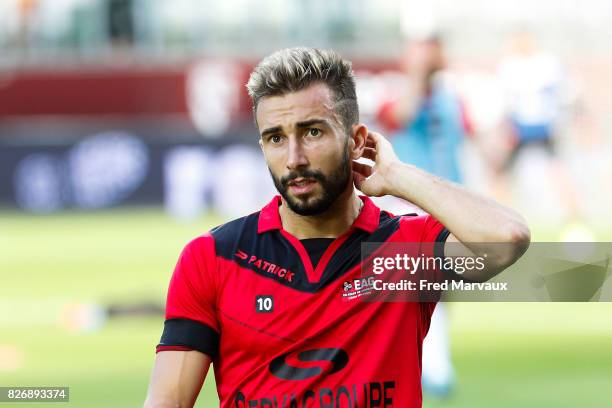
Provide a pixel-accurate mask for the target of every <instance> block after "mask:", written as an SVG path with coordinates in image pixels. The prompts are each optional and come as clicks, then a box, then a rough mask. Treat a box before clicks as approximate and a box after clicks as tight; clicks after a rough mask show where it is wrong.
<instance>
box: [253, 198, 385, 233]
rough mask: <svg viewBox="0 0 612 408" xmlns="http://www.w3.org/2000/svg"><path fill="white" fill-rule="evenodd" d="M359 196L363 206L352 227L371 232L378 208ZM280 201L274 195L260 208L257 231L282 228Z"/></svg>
mask: <svg viewBox="0 0 612 408" xmlns="http://www.w3.org/2000/svg"><path fill="white" fill-rule="evenodd" d="M359 198H360V199H361V200H362V201H363V208H362V209H361V212H360V213H359V215H358V216H357V218H356V219H355V221H353V225H352V228H359V229H362V230H364V231H366V232H368V233H370V234H371V233H372V232H374V231H375V230H376V228H378V221H379V218H380V208H378V207H377V206H376V204H374V202H373V201H372V200H371V199H370V198H369V197H367V196H363V195H362V196H359ZM280 203H281V196H280V195H277V196H274V198H273V199H272V201H270V202H269V203H268V204H266V206H265V207H264V208H262V209H261V211H260V213H259V222H258V225H257V233H259V234H261V233H264V232H266V231H271V230H276V229H278V230H280V229H283V224H282V223H281V218H280V214H279V212H278V207H279V205H280Z"/></svg>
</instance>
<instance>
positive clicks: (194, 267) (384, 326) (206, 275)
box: [145, 48, 529, 407]
mask: <svg viewBox="0 0 612 408" xmlns="http://www.w3.org/2000/svg"><path fill="white" fill-rule="evenodd" d="M247 88H248V90H249V94H250V95H251V98H252V100H253V109H254V114H255V119H256V123H257V127H258V129H259V133H260V136H261V139H260V145H261V148H262V151H263V153H264V156H265V159H266V162H267V164H268V167H269V170H270V173H271V175H272V178H273V180H274V183H275V185H276V188H277V189H278V191H279V193H280V196H277V197H275V198H274V199H272V201H271V202H270V203H269V204H268V205H267V206H266V207H264V208H263V209H262V210H261V211H259V212H256V213H254V214H251V215H248V216H246V217H243V218H240V219H238V220H235V221H232V222H229V223H227V224H224V225H222V226H220V227H217V228H215V229H213V230H212V231H211V232H210V233H208V234H206V235H204V236H201V237H199V238H196V239H195V240H193V241H192V242H190V243H189V244H188V245H187V246H186V247H185V249H184V250H183V253H182V254H181V257H180V259H179V261H178V264H177V266H176V269H175V271H174V275H173V277H172V280H171V282H170V288H169V292H168V302H167V306H166V323H165V327H164V332H163V335H162V339H161V342H160V344H159V346H158V347H157V351H158V353H157V356H156V361H155V368H154V370H153V374H152V378H151V384H150V387H149V392H148V396H147V400H146V402H145V405H146V406H147V407H166V406H168V407H176V406H180V407H190V406H193V404H194V402H195V399H196V397H197V395H198V393H199V391H200V389H201V386H202V383H203V380H204V378H205V376H206V373H207V371H208V368H209V365H210V363H211V362H213V367H214V370H215V377H216V380H217V391H218V394H219V398H220V402H221V406H222V407H277V406H278V407H340V406H342V407H344V406H351V407H420V406H421V400H422V396H421V383H420V381H421V379H420V375H421V372H420V371H421V368H420V354H421V344H422V341H423V338H424V337H425V334H426V332H427V328H428V324H429V319H430V317H431V313H432V311H433V307H434V305H435V304H434V303H417V302H363V301H359V300H353V301H350V300H346V299H345V298H343V297H342V291H343V284H345V283H346V282H351V281H353V280H354V279H358V278H359V277H360V262H361V257H360V246H361V243H362V242H390V241H396V242H433V241H436V240H438V241H446V242H447V244H446V245H448V242H458V241H462V242H466V243H471V242H508V243H517V244H521V245H516V246H509V247H512V248H517V249H516V250H512V251H509V252H508V253H506V254H503V256H496V257H491V259H490V260H488V261H487V262H488V263H487V265H486V270H483V271H482V272H481V273H479V274H467V273H466V278H469V279H473V280H486V279H488V278H489V277H490V276H492V275H494V274H495V273H498V272H499V271H501V270H502V269H503V268H505V267H506V266H508V265H509V264H511V263H512V262H514V261H515V260H516V259H517V258H518V257H519V256H520V254H521V251H523V250H524V249H525V247H526V244H527V243H528V241H529V230H528V228H527V226H526V225H525V223H524V221H523V220H522V218H521V217H520V216H519V215H518V214H516V213H515V212H513V211H512V210H510V209H508V208H505V207H502V206H500V205H498V204H496V203H494V202H492V201H491V200H488V199H486V198H483V197H481V196H478V195H476V194H473V193H471V192H469V191H467V190H465V189H463V188H461V187H459V186H457V185H454V184H450V183H447V182H444V181H442V180H441V179H439V178H436V177H434V176H431V175H429V174H427V173H425V172H423V171H420V170H418V169H417V168H415V167H413V166H410V165H405V164H403V163H401V162H400V161H399V160H398V159H397V157H396V156H395V154H394V152H393V149H392V147H391V145H390V144H389V142H388V141H387V140H385V139H384V138H383V137H382V136H381V135H379V134H376V133H370V132H368V129H367V128H366V126H364V125H363V124H360V123H359V115H358V109H357V99H356V96H355V82H354V78H353V74H352V70H351V65H350V63H349V62H347V61H344V60H342V58H340V57H339V56H338V55H337V54H336V53H334V52H333V51H323V50H317V49H308V48H293V49H287V50H282V51H279V52H277V53H275V54H273V55H271V56H269V57H267V58H265V59H264V60H263V61H262V62H261V63H260V64H259V65H258V66H257V68H256V69H255V70H254V72H253V73H252V74H251V78H250V80H249V82H248V85H247ZM361 157H364V158H368V159H371V160H373V161H374V163H375V165H374V166H373V167H370V166H368V165H366V164H362V163H357V162H355V160H356V159H359V158H361ZM354 186H356V187H357V188H359V189H360V190H361V191H362V192H363V193H364V194H366V195H370V196H382V195H386V194H391V195H394V196H398V197H401V198H403V199H406V200H409V201H411V202H414V203H415V204H416V205H418V206H420V207H422V208H423V209H425V210H427V211H428V212H429V213H430V214H431V215H427V216H420V217H416V216H415V217H410V216H407V217H395V216H392V215H390V214H388V213H386V212H381V211H380V209H379V208H377V207H376V206H375V205H374V204H373V202H372V201H371V200H370V199H369V198H367V197H366V196H361V197H359V196H357V195H356V194H355V190H354Z"/></svg>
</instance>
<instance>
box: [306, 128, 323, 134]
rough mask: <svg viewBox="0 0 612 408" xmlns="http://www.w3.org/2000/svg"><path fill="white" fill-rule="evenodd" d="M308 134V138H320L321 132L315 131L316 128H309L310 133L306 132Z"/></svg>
mask: <svg viewBox="0 0 612 408" xmlns="http://www.w3.org/2000/svg"><path fill="white" fill-rule="evenodd" d="M308 134H309V135H310V136H320V135H321V130H320V129H317V128H310V131H309V132H308Z"/></svg>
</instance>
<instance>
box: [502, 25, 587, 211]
mask: <svg viewBox="0 0 612 408" xmlns="http://www.w3.org/2000/svg"><path fill="white" fill-rule="evenodd" d="M498 74H499V78H500V83H501V84H502V87H503V90H504V95H505V102H506V111H507V126H505V130H506V131H507V134H508V136H507V137H508V138H507V140H508V143H507V144H508V145H509V146H510V149H509V151H508V157H507V160H506V162H505V164H504V166H503V168H502V169H500V170H503V171H510V172H512V173H513V174H514V175H515V176H516V178H517V181H524V182H528V181H534V180H538V177H540V183H538V184H539V187H537V188H538V189H540V190H539V191H540V194H546V191H542V190H541V189H542V187H548V185H550V186H552V191H551V192H552V193H553V194H555V196H556V198H555V200H554V202H555V203H558V204H559V205H558V206H557V207H565V208H564V209H563V210H564V211H563V213H562V214H558V215H559V216H561V217H564V218H565V219H566V220H568V221H571V220H575V219H576V218H577V217H578V215H579V210H578V194H577V192H576V190H575V187H574V186H573V183H572V181H571V179H570V175H569V174H568V171H567V169H566V168H565V166H564V165H563V164H562V163H561V161H560V160H558V158H557V157H556V155H555V153H556V150H557V148H558V135H559V125H560V124H561V120H562V118H563V113H564V109H563V108H564V107H566V105H568V102H569V101H568V100H567V95H568V81H567V78H566V76H565V73H564V70H563V67H562V66H561V63H560V62H559V60H558V59H557V58H556V57H555V56H554V55H552V54H550V53H548V52H545V51H543V50H540V49H539V47H538V45H537V44H536V41H535V39H534V37H533V36H532V35H531V33H529V32H528V31H526V30H521V31H518V32H516V33H515V34H514V35H513V36H512V37H511V39H510V44H509V47H508V52H507V55H506V56H505V57H504V58H503V59H502V60H501V62H500V64H499V70H498ZM501 177H502V180H503V177H504V175H502V176H501ZM543 183H546V184H543ZM506 184H507V183H506V182H502V183H498V185H500V186H505V185H506ZM534 188H535V183H534ZM536 194H537V193H536ZM531 196H533V195H531Z"/></svg>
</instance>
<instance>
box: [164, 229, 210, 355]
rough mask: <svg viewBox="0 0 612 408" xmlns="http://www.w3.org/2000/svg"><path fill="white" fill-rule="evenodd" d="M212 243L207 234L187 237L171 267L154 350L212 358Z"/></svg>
mask: <svg viewBox="0 0 612 408" xmlns="http://www.w3.org/2000/svg"><path fill="white" fill-rule="evenodd" d="M215 256H216V255H215V245H214V240H213V237H212V236H211V235H204V236H202V237H198V238H196V239H194V240H193V241H191V242H190V243H189V244H187V245H186V246H185V248H184V249H183V251H182V253H181V255H180V257H179V260H178V262H177V264H176V267H175V268H174V273H173V274H172V278H171V280H170V285H169V288H168V297H167V301H166V316H165V317H166V320H165V323H164V331H163V334H162V337H161V340H160V342H159V345H158V346H157V349H156V351H157V352H160V351H166V350H197V351H200V352H202V353H205V354H207V355H209V356H210V357H211V358H214V357H215V356H216V355H217V353H218V349H219V337H220V330H219V323H218V319H217V312H216V298H217V296H216V288H217V284H216V276H215V270H216V266H215Z"/></svg>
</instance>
